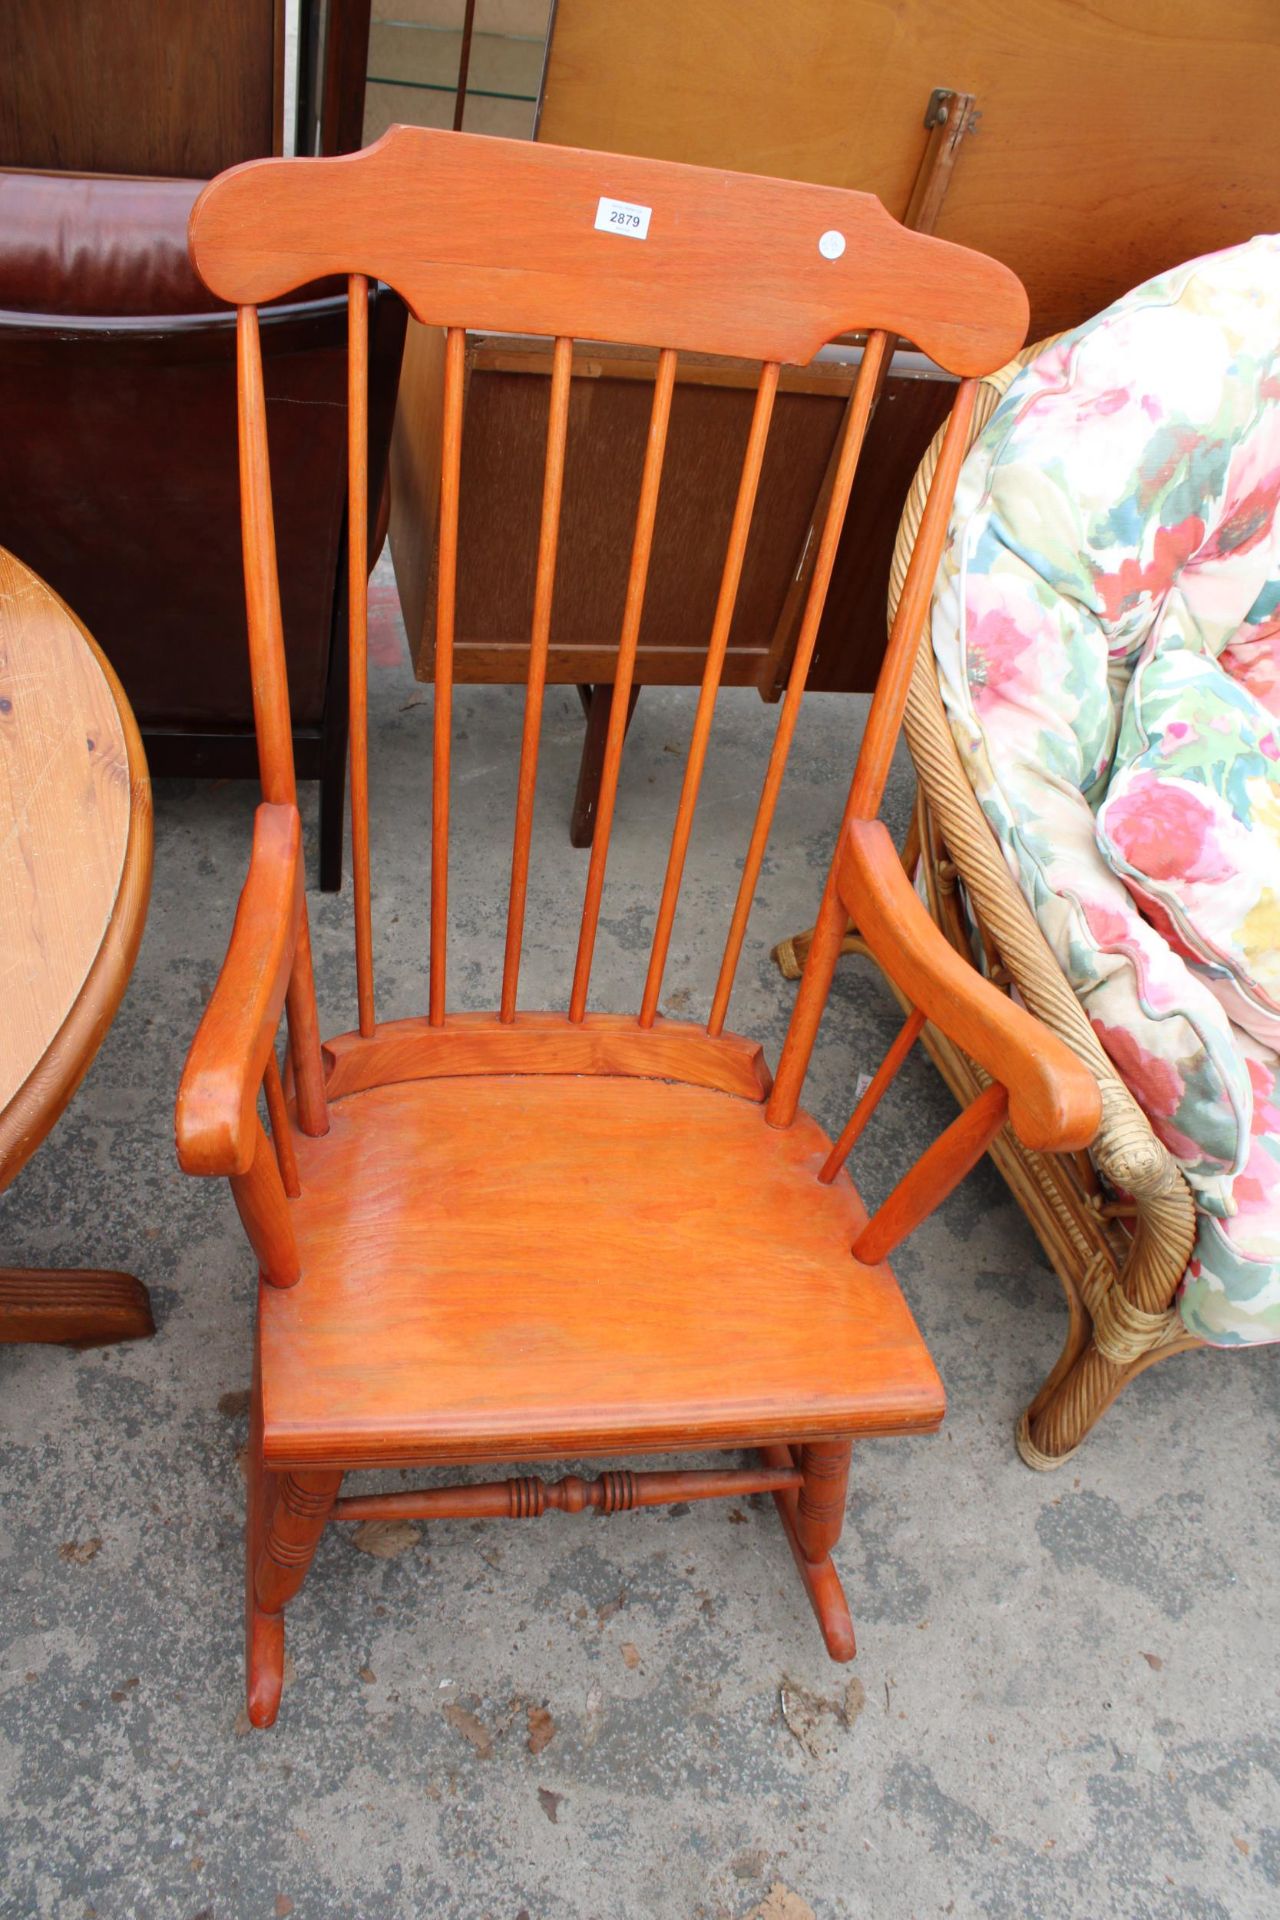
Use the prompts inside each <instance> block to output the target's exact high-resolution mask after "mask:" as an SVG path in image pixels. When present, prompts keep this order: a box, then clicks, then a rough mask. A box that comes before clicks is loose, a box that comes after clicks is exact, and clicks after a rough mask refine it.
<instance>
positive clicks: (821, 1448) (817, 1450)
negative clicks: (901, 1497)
mask: <svg viewBox="0 0 1280 1920" xmlns="http://www.w3.org/2000/svg"><path fill="white" fill-rule="evenodd" d="M852 1453H853V1442H852V1441H851V1440H823V1441H820V1442H818V1443H817V1444H815V1445H811V1446H807V1447H801V1449H800V1471H801V1473H802V1474H803V1475H804V1484H803V1485H802V1487H801V1488H800V1497H799V1499H798V1500H797V1502H796V1538H797V1539H798V1540H799V1542H800V1550H801V1552H802V1553H803V1554H804V1557H805V1559H806V1560H809V1561H816V1560H826V1559H828V1558H829V1557H830V1554H831V1549H832V1548H833V1547H834V1546H835V1544H836V1541H837V1540H838V1539H839V1538H840V1534H841V1531H842V1530H843V1527H844V1509H845V1501H846V1500H847V1498H848V1493H849V1460H850V1457H851V1456H852Z"/></svg>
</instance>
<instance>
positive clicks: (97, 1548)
mask: <svg viewBox="0 0 1280 1920" xmlns="http://www.w3.org/2000/svg"><path fill="white" fill-rule="evenodd" d="M101 1552H102V1541H101V1540H100V1539H99V1537H98V1535H97V1534H96V1533H95V1534H94V1536H93V1538H92V1540H64V1541H63V1543H62V1545H61V1546H60V1547H59V1548H58V1558H59V1560H69V1561H71V1563H72V1565H73V1566H77V1567H87V1566H88V1564H89V1562H90V1561H91V1560H92V1559H93V1558H94V1556H95V1555H96V1554H99V1553H101Z"/></svg>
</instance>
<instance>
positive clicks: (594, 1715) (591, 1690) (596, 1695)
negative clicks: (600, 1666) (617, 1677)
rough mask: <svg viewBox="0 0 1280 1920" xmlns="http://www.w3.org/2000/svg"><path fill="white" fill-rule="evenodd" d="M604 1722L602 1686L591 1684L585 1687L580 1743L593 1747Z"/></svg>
mask: <svg viewBox="0 0 1280 1920" xmlns="http://www.w3.org/2000/svg"><path fill="white" fill-rule="evenodd" d="M603 1723H604V1688H603V1687H600V1686H595V1685H592V1686H590V1687H588V1688H587V1706H586V1712H585V1713H584V1714H583V1716H582V1744H583V1746H584V1747H594V1745H595V1743H596V1741H597V1740H598V1739H599V1738H600V1728H601V1726H602V1725H603Z"/></svg>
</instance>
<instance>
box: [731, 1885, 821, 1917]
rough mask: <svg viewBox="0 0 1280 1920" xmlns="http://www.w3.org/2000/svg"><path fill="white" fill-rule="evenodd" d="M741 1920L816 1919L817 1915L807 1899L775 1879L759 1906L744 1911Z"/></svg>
mask: <svg viewBox="0 0 1280 1920" xmlns="http://www.w3.org/2000/svg"><path fill="white" fill-rule="evenodd" d="M742 1920H818V1916H817V1915H816V1914H815V1912H814V1910H813V1908H812V1907H811V1906H810V1905H809V1902H808V1901H807V1900H802V1899H801V1898H800V1895H799V1894H798V1893H792V1891H791V1889H790V1887H784V1886H783V1884H782V1882H781V1880H775V1881H774V1883H773V1885H772V1886H771V1887H770V1889H769V1891H768V1893H766V1895H765V1897H764V1899H763V1900H762V1901H761V1902H760V1904H759V1906H758V1907H752V1909H751V1911H750V1913H744V1914H743V1916H742Z"/></svg>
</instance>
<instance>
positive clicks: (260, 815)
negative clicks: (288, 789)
mask: <svg viewBox="0 0 1280 1920" xmlns="http://www.w3.org/2000/svg"><path fill="white" fill-rule="evenodd" d="M301 914H302V823H301V821H300V820H299V818H298V810H297V808H296V807H290V806H274V805H268V804H266V803H264V804H263V805H262V806H260V807H259V808H258V810H257V812H256V814H255V815H254V821H253V852H252V854H251V855H250V859H249V874H248V878H247V879H246V880H245V883H244V887H243V889H242V891H241V894H240V902H239V905H238V906H237V908H236V918H235V925H234V926H233V927H232V929H231V943H230V945H229V946H228V948H227V957H226V959H225V960H224V961H223V964H222V971H221V973H220V974H219V975H218V979H217V983H216V984H215V986H214V989H213V993H212V995H211V997H210V1000H209V1004H208V1006H207V1007H206V1008H205V1010H204V1017H203V1019H202V1020H201V1022H200V1025H199V1026H198V1027H197V1029H196V1036H195V1039H194V1040H193V1041H192V1042H191V1050H190V1052H189V1053H188V1055H187V1064H186V1066H185V1067H184V1069H183V1073H182V1080H181V1083H180V1085H179V1087H178V1105H177V1114H176V1125H177V1136H178V1164H179V1165H180V1166H181V1167H182V1169H183V1171H184V1173H196V1174H228V1175H229V1174H233V1173H248V1171H249V1168H250V1167H251V1165H252V1164H253V1156H254V1148H255V1145H256V1141H257V1131H258V1129H257V1101H258V1089H259V1087H260V1086H261V1084H262V1076H263V1074H264V1072H265V1071H266V1066H267V1060H268V1058H269V1057H270V1055H271V1053H272V1050H273V1048H274V1046H275V1036H276V1029H277V1027H278V1026H279V1024H280V1010H281V1008H282V1007H283V1005H284V997H285V992H286V990H287V988H288V985H289V974H290V970H291V968H292V966H293V953H294V947H295V945H296V943H297V937H298V923H299V920H300V918H301Z"/></svg>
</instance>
